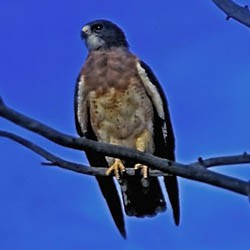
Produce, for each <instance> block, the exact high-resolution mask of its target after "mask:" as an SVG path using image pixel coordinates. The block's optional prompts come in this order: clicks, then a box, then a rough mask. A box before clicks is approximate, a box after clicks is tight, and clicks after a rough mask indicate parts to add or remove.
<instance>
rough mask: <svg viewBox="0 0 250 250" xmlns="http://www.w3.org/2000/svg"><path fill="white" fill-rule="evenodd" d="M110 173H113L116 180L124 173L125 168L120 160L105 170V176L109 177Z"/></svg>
mask: <svg viewBox="0 0 250 250" xmlns="http://www.w3.org/2000/svg"><path fill="white" fill-rule="evenodd" d="M112 172H114V174H115V177H116V179H117V180H119V179H120V173H124V172H126V168H125V167H124V165H123V163H122V162H121V160H119V159H115V162H114V164H113V165H112V166H111V167H109V168H108V169H107V171H106V175H110V174H111V173H112Z"/></svg>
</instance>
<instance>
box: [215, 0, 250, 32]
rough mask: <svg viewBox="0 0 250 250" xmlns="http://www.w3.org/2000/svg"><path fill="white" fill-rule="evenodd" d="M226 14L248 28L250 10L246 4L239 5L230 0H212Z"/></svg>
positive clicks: (249, 24)
mask: <svg viewBox="0 0 250 250" xmlns="http://www.w3.org/2000/svg"><path fill="white" fill-rule="evenodd" d="M212 1H213V2H214V3H215V4H216V5H217V6H218V7H219V8H220V9H221V10H222V11H223V12H224V13H226V15H227V18H226V19H227V20H229V19H230V18H233V19H235V20H237V21H238V22H240V23H242V24H244V25H246V26H248V27H249V28H250V11H249V8H248V6H244V7H241V6H239V5H238V4H236V3H234V2H233V1H231V0H212Z"/></svg>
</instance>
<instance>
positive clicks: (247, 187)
mask: <svg viewBox="0 0 250 250" xmlns="http://www.w3.org/2000/svg"><path fill="white" fill-rule="evenodd" d="M0 117H2V118H5V119H7V120H9V121H11V122H13V123H15V124H17V125H19V126H21V127H23V128H26V129H28V130H30V131H32V132H35V133H36V134H39V135H41V136H43V137H45V138H47V139H48V140H50V141H53V142H54V143H56V144H59V145H61V146H64V147H67V148H73V149H77V150H81V151H84V150H87V149H91V150H94V151H96V152H98V153H102V154H105V155H108V156H112V157H119V158H121V159H124V160H134V161H135V162H140V163H142V164H145V165H148V166H149V167H151V168H152V169H154V170H155V169H156V170H160V171H162V172H164V173H167V174H175V175H177V176H181V177H183V178H187V179H191V180H196V181H200V182H203V183H207V184H210V185H213V186H217V187H221V188H224V189H227V190H231V191H234V192H236V193H239V194H243V195H246V196H248V197H249V195H250V184H249V182H247V181H243V180H240V179H237V178H234V177H229V176H226V175H223V174H219V173H216V172H213V171H210V170H208V169H207V168H208V167H213V166H221V165H232V164H243V163H250V155H248V154H247V153H244V154H243V155H239V156H229V157H217V158H211V159H207V160H203V159H202V158H199V160H198V161H197V162H195V163H191V164H181V163H178V162H172V161H169V160H167V159H162V158H159V157H156V156H153V155H151V154H148V153H142V152H139V151H136V150H133V149H130V148H125V147H121V146H114V145H110V144H107V143H100V142H96V141H92V140H88V139H85V138H77V137H73V136H70V135H67V134H63V133H61V132H59V131H57V130H55V129H53V128H50V127H48V126H46V125H44V124H42V123H40V122H38V121H36V120H34V119H31V118H29V117H27V116H25V115H23V114H21V113H19V112H17V111H15V110H13V109H11V108H9V107H7V106H6V105H5V104H4V102H3V100H2V99H1V98H0ZM0 136H5V137H8V138H9V139H12V140H14V141H16V142H18V143H21V144H22V145H24V146H26V147H28V148H30V149H31V150H33V151H34V152H36V153H38V154H39V155H41V156H43V157H44V158H45V159H47V160H48V161H49V162H50V163H48V164H47V165H56V166H60V167H63V168H66V169H70V170H73V171H76V172H80V173H84V174H91V175H99V174H100V175H104V174H105V170H106V169H101V168H100V169H97V168H86V167H84V166H83V165H81V164H76V163H72V162H69V161H64V160H62V159H61V158H58V157H56V156H54V155H52V154H51V153H49V152H47V151H45V150H44V149H42V148H40V147H39V146H37V145H35V144H34V143H31V142H29V141H27V140H25V139H23V138H21V137H19V136H16V135H13V134H10V133H8V132H4V131H2V132H1V133H0ZM95 167H98V166H95ZM160 171H158V172H157V171H156V172H154V171H152V173H154V174H155V175H157V176H158V175H162V173H161V172H160ZM128 174H134V173H133V170H131V171H130V170H129V171H128Z"/></svg>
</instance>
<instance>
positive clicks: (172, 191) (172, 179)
mask: <svg viewBox="0 0 250 250" xmlns="http://www.w3.org/2000/svg"><path fill="white" fill-rule="evenodd" d="M164 183H165V187H166V189H167V193H168V197H169V201H170V203H171V206H172V210H173V217H174V221H175V224H176V226H178V225H179V223H180V201H179V188H178V182H177V177H176V176H175V175H173V176H166V177H164Z"/></svg>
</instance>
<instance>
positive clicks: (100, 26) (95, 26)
mask: <svg viewBox="0 0 250 250" xmlns="http://www.w3.org/2000/svg"><path fill="white" fill-rule="evenodd" d="M101 29H103V25H102V24H100V23H98V24H94V25H93V26H92V30H93V31H98V30H101Z"/></svg>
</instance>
